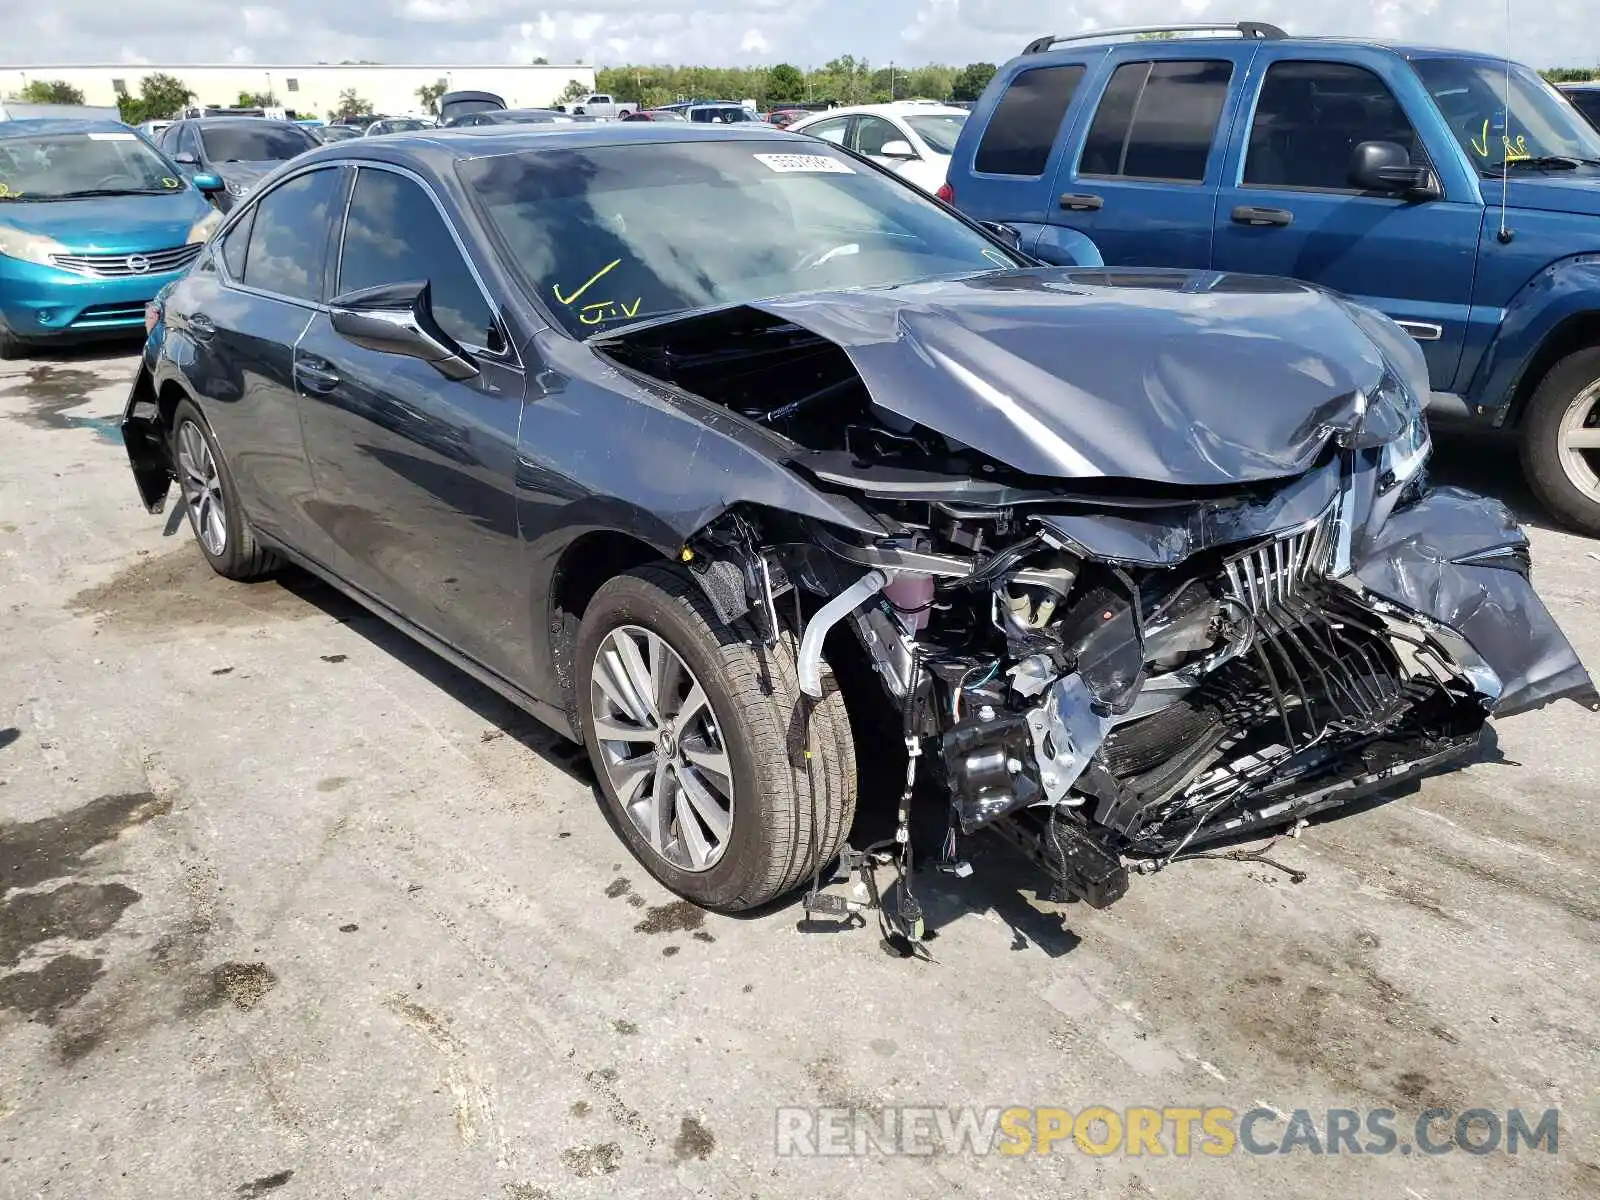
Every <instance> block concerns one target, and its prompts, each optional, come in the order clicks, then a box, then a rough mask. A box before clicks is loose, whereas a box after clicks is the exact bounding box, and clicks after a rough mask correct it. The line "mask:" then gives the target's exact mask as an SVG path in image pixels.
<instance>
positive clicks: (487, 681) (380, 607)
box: [255, 532, 581, 741]
mask: <svg viewBox="0 0 1600 1200" xmlns="http://www.w3.org/2000/svg"><path fill="white" fill-rule="evenodd" d="M255 536H256V539H257V540H258V541H260V542H261V543H262V544H263V545H265V546H267V547H268V548H269V549H271V550H272V551H273V552H274V553H276V554H279V555H281V556H283V558H285V559H287V560H288V561H289V562H292V563H293V564H294V565H295V566H297V567H301V568H303V569H304V570H307V571H309V572H311V574H313V575H315V576H316V577H317V578H318V579H321V580H322V581H323V582H325V583H327V584H328V585H329V586H330V587H334V588H337V589H338V590H339V591H340V592H342V593H344V594H345V595H346V596H348V597H349V598H350V599H352V600H354V601H355V602H356V603H357V604H359V605H361V607H362V608H365V609H367V610H368V611H370V612H372V613H373V614H374V615H375V616H379V617H382V618H383V619H384V620H385V621H387V622H389V624H390V625H393V626H394V627H395V628H396V629H398V630H399V631H400V632H401V633H403V634H405V635H406V636H407V637H409V638H411V639H412V640H413V641H415V642H417V643H418V644H419V645H421V646H423V647H425V648H426V649H428V650H431V651H432V652H433V653H434V654H437V655H438V656H439V657H440V658H442V659H444V660H445V661H446V662H447V663H449V664H450V665H451V666H452V667H455V668H456V669H457V670H459V671H462V672H464V673H465V674H467V675H470V676H472V678H474V679H476V680H477V681H478V682H479V683H481V684H483V685H484V686H485V687H487V688H490V689H491V690H493V691H495V692H497V693H499V694H500V695H501V696H504V697H505V698H506V699H507V700H509V701H511V703H513V704H515V705H516V706H517V707H518V708H520V709H522V710H523V711H524V712H526V713H527V714H528V715H529V716H531V717H533V718H534V719H535V720H537V721H538V722H539V723H540V724H542V725H546V726H548V727H549V728H550V729H552V730H553V731H555V732H556V733H559V734H560V735H561V736H562V737H564V738H566V739H567V740H568V741H581V738H579V737H576V736H574V734H573V730H572V726H571V724H570V723H569V722H568V720H567V712H566V710H565V709H563V708H559V707H557V706H556V705H554V704H547V703H545V702H544V701H543V700H539V699H537V698H536V697H534V696H531V695H529V694H528V693H527V692H525V691H523V690H522V689H521V688H519V687H518V686H517V685H516V684H514V683H512V682H511V681H510V680H509V679H507V678H505V677H504V676H503V675H501V674H499V673H498V672H496V671H493V670H490V669H489V668H488V667H486V666H484V665H483V664H482V663H480V662H479V661H478V660H477V659H475V658H469V657H468V656H467V655H465V654H463V653H462V652H461V651H459V650H457V649H456V648H455V647H454V646H452V645H450V644H449V643H448V642H445V641H441V640H440V639H439V638H437V637H435V636H434V635H433V634H431V633H429V632H428V631H427V630H425V629H423V628H422V627H421V626H420V625H417V624H416V623H415V622H413V621H411V620H410V619H408V618H407V617H405V616H403V615H402V614H401V613H399V612H397V611H396V610H395V609H393V608H390V607H389V606H388V605H387V604H385V603H384V602H383V601H381V600H379V599H378V598H377V597H376V596H373V595H371V594H369V593H367V592H366V591H363V590H362V589H361V588H358V587H357V586H356V585H355V584H353V583H351V582H350V581H349V580H347V579H344V578H343V577H341V576H339V575H337V574H335V573H334V572H333V571H332V570H330V569H329V568H327V567H324V566H323V565H322V564H321V563H319V562H317V561H315V560H314V559H311V558H307V557H306V556H305V555H304V554H301V553H300V552H299V551H298V550H295V549H294V548H293V547H291V546H286V545H284V543H282V542H280V541H278V540H277V539H276V538H272V537H267V536H266V535H264V534H262V533H259V532H258V533H256V535H255Z"/></svg>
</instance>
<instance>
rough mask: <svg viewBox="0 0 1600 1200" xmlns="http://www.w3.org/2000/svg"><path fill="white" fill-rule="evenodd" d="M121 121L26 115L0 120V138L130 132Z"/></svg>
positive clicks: (131, 130)
mask: <svg viewBox="0 0 1600 1200" xmlns="http://www.w3.org/2000/svg"><path fill="white" fill-rule="evenodd" d="M132 132H133V126H131V125H124V124H123V123H122V122H121V121H93V120H84V119H80V118H69V117H27V118H24V119H22V120H20V121H0V138H22V137H37V136H38V135H40V134H45V133H132Z"/></svg>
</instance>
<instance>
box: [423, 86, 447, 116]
mask: <svg viewBox="0 0 1600 1200" xmlns="http://www.w3.org/2000/svg"><path fill="white" fill-rule="evenodd" d="M449 90H450V85H449V84H448V83H446V82H445V81H444V80H443V79H441V80H439V81H438V82H437V83H425V84H423V85H422V86H421V87H419V88H418V89H417V99H418V100H420V101H422V107H423V108H424V109H425V110H426V111H427V112H429V113H431V114H432V115H433V116H438V115H439V97H440V96H442V95H444V94H445V93H446V92H448V91H449Z"/></svg>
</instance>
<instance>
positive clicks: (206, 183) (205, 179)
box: [190, 174, 223, 196]
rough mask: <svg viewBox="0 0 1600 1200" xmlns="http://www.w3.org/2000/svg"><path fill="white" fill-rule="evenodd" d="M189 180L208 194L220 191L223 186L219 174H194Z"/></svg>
mask: <svg viewBox="0 0 1600 1200" xmlns="http://www.w3.org/2000/svg"><path fill="white" fill-rule="evenodd" d="M190 182H191V183H193V184H194V186H195V187H196V188H198V189H199V190H200V191H202V192H204V193H205V194H206V195H208V196H209V195H211V194H213V193H215V192H220V191H221V190H222V188H223V183H222V177H221V176H220V175H205V174H201V175H196V176H195V177H194V178H193V179H191V180H190Z"/></svg>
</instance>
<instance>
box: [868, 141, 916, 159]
mask: <svg viewBox="0 0 1600 1200" xmlns="http://www.w3.org/2000/svg"><path fill="white" fill-rule="evenodd" d="M878 156H879V157H880V158H916V157H917V152H916V151H915V150H913V149H912V148H911V143H910V142H908V141H906V140H905V139H904V138H896V139H895V140H894V141H892V142H885V143H884V144H883V146H882V148H881V149H879V151H878Z"/></svg>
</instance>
